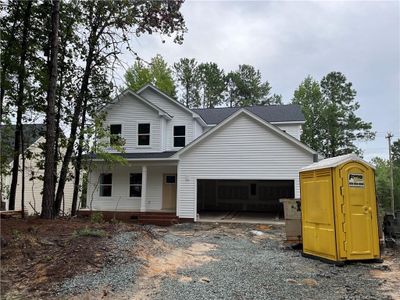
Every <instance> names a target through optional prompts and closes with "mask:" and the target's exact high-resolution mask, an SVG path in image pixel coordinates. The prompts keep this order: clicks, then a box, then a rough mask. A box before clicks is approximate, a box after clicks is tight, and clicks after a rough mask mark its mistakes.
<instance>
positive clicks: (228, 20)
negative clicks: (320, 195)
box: [120, 1, 400, 159]
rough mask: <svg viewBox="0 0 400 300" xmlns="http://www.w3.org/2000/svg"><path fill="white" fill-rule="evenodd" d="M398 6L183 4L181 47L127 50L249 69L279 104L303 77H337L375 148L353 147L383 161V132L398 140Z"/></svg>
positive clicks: (143, 41)
mask: <svg viewBox="0 0 400 300" xmlns="http://www.w3.org/2000/svg"><path fill="white" fill-rule="evenodd" d="M399 3H400V2H399V1H390V2H389V1H387V2H384V1H379V2H377V1H370V2H360V1H357V2H348V1H346V2H345V1H336V2H326V1H318V2H311V1H306V2H299V1H295V2H289V1H275V2H267V1H255V2H248V1H234V2H231V1H223V2H214V1H213V2H199V1H196V2H195V1H187V2H186V3H184V5H183V8H182V13H183V15H184V18H185V21H186V25H187V28H188V32H187V33H186V34H185V40H184V42H183V44H182V45H177V44H174V43H173V42H172V41H171V40H168V39H167V40H166V42H165V43H162V38H161V37H160V36H156V35H154V36H147V37H144V36H143V37H140V38H137V39H135V40H134V41H133V45H134V47H135V49H136V50H137V52H138V54H139V55H140V56H141V57H143V58H144V59H146V60H150V59H151V57H153V56H155V55H156V54H158V53H159V54H161V55H162V56H163V57H164V58H165V59H166V60H167V61H168V62H169V63H170V64H172V63H174V62H176V61H178V60H179V59H180V58H181V57H189V58H192V57H193V58H196V59H197V60H198V61H199V62H210V61H211V62H216V63H217V64H218V65H220V66H221V67H223V68H224V70H225V71H230V70H233V69H236V68H237V67H238V65H239V64H251V65H253V66H255V67H256V68H257V69H259V70H260V71H261V73H262V76H263V79H264V80H268V81H269V82H270V84H271V86H272V92H273V93H278V94H282V95H283V99H284V102H286V103H288V102H289V101H290V100H291V98H292V96H293V92H294V90H295V89H296V88H297V87H298V85H299V84H300V83H301V81H302V80H303V79H304V78H305V77H306V76H307V75H311V76H313V77H314V78H315V79H317V80H320V79H321V78H322V77H323V76H324V75H325V74H327V73H328V72H330V71H340V72H342V73H344V74H345V75H346V77H347V79H348V80H349V81H351V82H352V83H353V86H354V88H355V89H356V90H357V101H358V102H359V103H360V105H361V108H360V109H359V111H358V115H359V116H361V117H362V118H363V119H364V120H365V121H370V122H372V124H373V129H374V130H375V131H377V137H376V140H375V141H373V142H368V143H360V147H361V148H362V149H363V150H364V157H365V158H366V159H370V158H371V157H373V156H377V155H379V156H387V140H386V139H385V133H386V132H387V131H389V130H390V131H392V132H393V134H394V135H395V138H396V139H397V138H400V5H399ZM131 59H132V62H133V57H132V58H131V57H130V56H129V55H125V61H126V62H130V60H131ZM120 73H121V75H122V74H123V71H122V70H121V71H120Z"/></svg>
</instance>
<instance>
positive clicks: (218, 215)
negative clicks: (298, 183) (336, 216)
mask: <svg viewBox="0 0 400 300" xmlns="http://www.w3.org/2000/svg"><path fill="white" fill-rule="evenodd" d="M281 198H294V180H220V179H218V180H216V179H199V180H197V212H198V214H199V219H200V220H202V219H203V220H204V219H207V218H214V219H216V220H218V219H221V221H222V220H226V221H229V220H232V219H236V220H238V221H240V219H241V218H242V219H251V218H252V217H253V218H259V219H262V218H274V219H276V218H282V217H283V206H282V203H280V202H279V199H281Z"/></svg>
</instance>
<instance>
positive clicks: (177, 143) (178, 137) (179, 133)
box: [174, 126, 186, 147]
mask: <svg viewBox="0 0 400 300" xmlns="http://www.w3.org/2000/svg"><path fill="white" fill-rule="evenodd" d="M185 133H186V128H185V126H174V147H185V143H186V141H185V137H186V134H185Z"/></svg>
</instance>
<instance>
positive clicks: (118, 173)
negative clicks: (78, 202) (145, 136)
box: [88, 163, 176, 211]
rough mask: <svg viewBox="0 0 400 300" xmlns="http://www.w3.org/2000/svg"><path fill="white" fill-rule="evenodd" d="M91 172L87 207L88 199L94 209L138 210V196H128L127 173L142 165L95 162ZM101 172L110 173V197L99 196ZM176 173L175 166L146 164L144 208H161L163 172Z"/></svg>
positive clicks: (136, 171)
mask: <svg viewBox="0 0 400 300" xmlns="http://www.w3.org/2000/svg"><path fill="white" fill-rule="evenodd" d="M96 166H97V167H96V168H95V169H94V170H93V171H92V172H91V174H90V178H89V183H88V208H90V201H91V199H93V202H92V209H94V210H115V211H139V210H140V198H132V197H129V174H130V173H141V172H142V167H141V166H139V165H137V166H113V167H107V166H105V165H104V164H102V163H97V165H96ZM101 173H112V174H113V177H112V197H100V196H99V186H98V178H99V175H100V174H101ZM167 173H168V174H171V173H176V166H148V167H147V193H146V210H160V209H161V208H162V186H163V174H167Z"/></svg>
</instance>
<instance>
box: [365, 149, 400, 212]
mask: <svg viewBox="0 0 400 300" xmlns="http://www.w3.org/2000/svg"><path fill="white" fill-rule="evenodd" d="M396 153H397V151H396ZM392 154H393V155H395V153H393V151H392ZM371 162H372V164H373V165H374V166H375V168H376V169H375V183H376V196H377V198H378V201H379V204H380V205H381V206H382V207H383V209H384V210H385V211H387V212H390V210H391V204H390V203H391V191H390V189H391V181H390V164H389V160H387V159H383V158H380V157H375V158H373V159H372V161H371ZM393 181H394V202H395V209H396V210H400V164H398V163H393Z"/></svg>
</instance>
